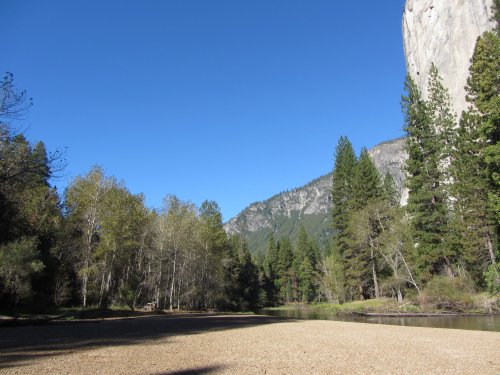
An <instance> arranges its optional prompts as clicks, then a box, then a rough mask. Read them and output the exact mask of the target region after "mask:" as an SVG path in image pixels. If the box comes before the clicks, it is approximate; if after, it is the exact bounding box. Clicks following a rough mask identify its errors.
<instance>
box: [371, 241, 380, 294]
mask: <svg viewBox="0 0 500 375" xmlns="http://www.w3.org/2000/svg"><path fill="white" fill-rule="evenodd" d="M371 263H372V277H373V287H374V288H375V298H380V292H379V288H378V279H377V269H376V267H375V256H374V254H373V248H371Z"/></svg>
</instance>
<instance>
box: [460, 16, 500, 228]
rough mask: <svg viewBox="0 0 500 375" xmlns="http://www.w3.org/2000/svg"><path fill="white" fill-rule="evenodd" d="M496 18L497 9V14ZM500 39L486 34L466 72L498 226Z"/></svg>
mask: <svg viewBox="0 0 500 375" xmlns="http://www.w3.org/2000/svg"><path fill="white" fill-rule="evenodd" d="M496 14H497V15H498V8H497V13H496ZM499 70H500V35H499V33H498V32H497V33H494V32H486V33H484V34H483V35H482V36H481V37H480V38H479V39H478V41H477V43H476V46H475V49H474V55H473V56H472V59H471V66H470V68H469V72H470V76H469V78H468V80H467V86H466V90H467V94H468V95H467V100H468V101H469V102H470V103H472V104H473V105H474V107H475V108H476V109H477V111H478V113H479V119H480V121H479V124H478V125H479V126H478V131H479V134H480V135H481V137H482V139H483V140H484V142H485V143H486V146H485V148H484V156H483V157H484V161H485V163H486V167H487V178H488V182H489V194H488V201H489V205H490V210H491V211H492V212H493V214H494V215H495V216H496V220H497V222H500V172H499V171H500V77H499V75H498V71H499Z"/></svg>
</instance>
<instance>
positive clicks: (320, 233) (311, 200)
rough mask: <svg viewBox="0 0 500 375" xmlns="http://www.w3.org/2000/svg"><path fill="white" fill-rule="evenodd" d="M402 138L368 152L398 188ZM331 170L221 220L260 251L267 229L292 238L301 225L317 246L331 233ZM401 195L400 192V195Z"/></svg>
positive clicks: (401, 180) (403, 156)
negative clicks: (227, 218)
mask: <svg viewBox="0 0 500 375" xmlns="http://www.w3.org/2000/svg"><path fill="white" fill-rule="evenodd" d="M403 148H404V139H402V138H401V139H396V140H393V141H389V142H384V143H381V144H379V145H377V146H375V147H374V148H372V149H371V150H369V154H370V156H371V158H372V160H373V161H374V163H375V166H376V167H377V169H378V170H379V172H380V174H381V176H384V175H385V173H386V172H388V171H389V172H390V173H391V174H392V176H393V178H394V180H395V182H396V185H397V187H398V188H399V189H400V190H402V185H403V181H404V174H403V171H402V166H403V163H404V161H405V159H406V153H405V152H404V150H403ZM331 189H332V174H331V173H329V174H327V175H324V176H322V177H319V178H317V179H315V180H313V181H311V182H310V183H308V184H307V185H304V186H302V187H300V188H297V189H294V190H291V191H286V192H283V193H280V194H277V195H275V196H274V197H272V198H270V199H268V200H266V201H263V202H257V203H253V204H251V205H250V206H248V207H247V208H246V209H244V210H243V211H242V212H241V213H240V214H239V215H237V216H236V217H234V218H233V219H231V220H229V221H228V222H227V223H226V224H225V229H226V231H227V232H228V233H229V234H243V235H245V237H246V238H247V240H248V242H249V245H250V248H251V249H252V250H254V251H259V250H261V251H263V250H265V248H266V241H267V236H268V235H269V233H270V232H273V233H274V234H275V237H276V238H280V237H281V236H287V237H289V238H290V239H291V240H292V241H293V240H295V239H296V236H297V234H298V231H299V229H300V227H301V226H302V225H303V226H304V227H305V229H306V230H307V232H308V233H309V234H310V235H311V236H313V237H314V238H315V239H316V240H317V241H318V243H319V244H320V245H321V246H326V243H327V241H328V239H329V238H330V237H331V218H330V216H331V214H330V210H331V208H332V203H331V197H330V195H331ZM403 199H404V196H403Z"/></svg>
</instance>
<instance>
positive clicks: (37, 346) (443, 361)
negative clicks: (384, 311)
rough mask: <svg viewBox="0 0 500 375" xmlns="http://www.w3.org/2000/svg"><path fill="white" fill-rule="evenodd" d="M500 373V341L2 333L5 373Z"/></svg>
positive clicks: (74, 327) (295, 328) (452, 334)
mask: <svg viewBox="0 0 500 375" xmlns="http://www.w3.org/2000/svg"><path fill="white" fill-rule="evenodd" d="M207 373H214V374H219V373H220V374H474V375H476V374H500V333H498V332H481V331H462V330H451V329H437V328H416V327H399V326H387V325H378V324H363V323H346V322H334V321H319V320H315V321H313V320H309V321H296V320H291V319H282V318H274V317H264V316H252V315H249V316H246V315H208V314H189V315H158V316H148V317H137V318H120V319H109V320H104V321H101V322H85V323H57V322H54V323H51V324H48V325H43V326H27V327H0V374H37V375H42V374H177V375H181V374H207Z"/></svg>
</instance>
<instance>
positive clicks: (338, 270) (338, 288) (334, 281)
mask: <svg viewBox="0 0 500 375" xmlns="http://www.w3.org/2000/svg"><path fill="white" fill-rule="evenodd" d="M345 284H346V282H345V275H344V264H343V260H342V257H341V255H340V254H339V253H338V252H337V250H336V249H335V248H334V249H332V251H331V252H330V254H329V255H328V256H327V257H326V258H325V259H324V261H323V263H322V275H321V279H320V287H321V293H322V294H323V295H325V297H326V299H327V300H328V301H329V302H332V303H342V302H344V301H345V300H346V290H345Z"/></svg>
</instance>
